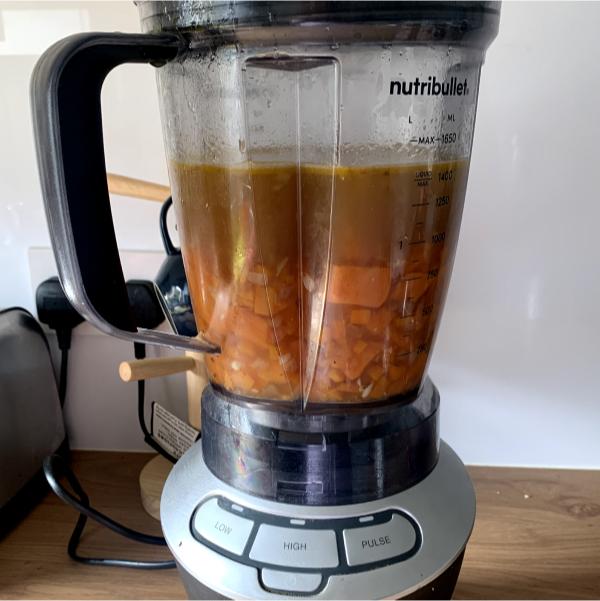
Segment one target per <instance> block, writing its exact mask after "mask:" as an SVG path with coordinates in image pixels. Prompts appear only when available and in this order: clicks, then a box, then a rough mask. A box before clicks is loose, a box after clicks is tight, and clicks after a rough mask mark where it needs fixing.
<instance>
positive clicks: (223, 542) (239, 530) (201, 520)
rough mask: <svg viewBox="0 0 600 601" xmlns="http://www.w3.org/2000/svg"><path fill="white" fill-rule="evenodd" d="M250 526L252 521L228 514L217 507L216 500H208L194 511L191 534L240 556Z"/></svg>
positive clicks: (250, 528) (249, 531) (248, 535)
mask: <svg viewBox="0 0 600 601" xmlns="http://www.w3.org/2000/svg"><path fill="white" fill-rule="evenodd" d="M252 526H254V522H253V521H252V520H247V519H245V518H242V517H240V516H239V515H234V514H232V513H229V512H228V511H225V510H224V509H222V508H221V507H219V504H218V503H217V499H209V500H208V501H206V503H203V504H202V505H201V506H200V507H199V508H198V509H197V510H196V514H195V515H194V520H193V522H192V533H193V534H194V535H199V536H201V537H202V538H205V539H206V540H208V541H210V542H211V543H213V544H215V545H217V546H218V547H221V548H222V549H225V551H229V552H230V553H234V554H235V555H241V554H242V553H243V552H244V547H245V546H246V543H247V542H248V538H249V537H250V533H251V532H252Z"/></svg>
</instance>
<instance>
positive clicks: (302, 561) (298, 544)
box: [250, 524, 339, 568]
mask: <svg viewBox="0 0 600 601" xmlns="http://www.w3.org/2000/svg"><path fill="white" fill-rule="evenodd" d="M250 559H254V560H256V561H261V562H264V563H270V564H273V565H277V566H289V567H294V568H335V567H337V566H338V564H339V559H338V552H337V543H336V538H335V532H334V531H333V530H309V529H305V528H281V527H279V526H270V525H268V524H262V525H261V527H260V528H259V529H258V532H257V534H256V538H255V539H254V544H253V545H252V549H251V550H250Z"/></svg>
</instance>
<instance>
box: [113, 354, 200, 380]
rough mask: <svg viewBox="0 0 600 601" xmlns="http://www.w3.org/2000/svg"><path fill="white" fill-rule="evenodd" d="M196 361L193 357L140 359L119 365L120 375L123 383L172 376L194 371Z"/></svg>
mask: <svg viewBox="0 0 600 601" xmlns="http://www.w3.org/2000/svg"><path fill="white" fill-rule="evenodd" d="M195 367H196V361H195V360H194V358H193V357H186V356H185V355H184V356H181V357H159V358H157V359H138V360H137V361H123V362H122V363H121V365H119V375H120V376H121V380H123V382H136V381H138V380H147V379H149V378H160V377H162V376H170V375H172V374H178V373H181V372H183V371H189V370H193V369H195Z"/></svg>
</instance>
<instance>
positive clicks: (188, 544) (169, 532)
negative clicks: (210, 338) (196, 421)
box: [161, 442, 475, 599]
mask: <svg viewBox="0 0 600 601" xmlns="http://www.w3.org/2000/svg"><path fill="white" fill-rule="evenodd" d="M213 495H223V496H226V497H228V498H229V499H231V500H232V501H233V502H234V503H238V504H239V505H242V506H245V507H249V508H250V509H254V510H256V511H261V512H266V513H271V514H272V515H280V516H284V517H285V516H287V517H296V518H306V519H311V518H313V519H315V518H316V519H327V518H333V517H335V518H342V517H354V516H360V515H367V514H372V513H377V512H380V511H383V510H386V509H399V510H402V511H404V512H406V513H408V514H409V515H411V516H412V517H413V518H414V519H415V521H416V522H417V524H418V525H419V528H420V530H421V536H422V544H421V548H420V549H419V551H418V552H417V553H416V554H415V555H414V556H413V557H410V558H409V559H407V560H405V561H402V562H400V563H395V564H391V565H387V566H384V567H381V568H376V569H373V570H369V571H361V572H357V573H351V574H343V575H337V576H330V577H329V579H328V581H327V584H326V585H325V586H324V587H323V588H322V589H321V590H320V591H319V592H318V593H317V594H316V595H313V596H311V597H312V598H316V599H369V598H370V599H373V598H379V599H381V598H390V597H405V596H407V595H410V594H411V593H413V592H415V591H417V590H419V589H421V588H423V587H424V586H425V585H427V584H428V583H429V582H431V581H433V580H435V579H436V578H437V577H438V576H440V575H441V574H442V573H443V572H444V571H445V570H446V569H448V568H449V567H450V566H451V565H452V564H453V563H454V561H455V560H456V559H457V558H458V557H459V556H460V554H461V553H462V551H463V550H464V548H465V546H466V543H467V541H468V539H469V536H470V534H471V531H472V529H473V524H474V520H475V492H474V490H473V485H472V483H471V480H470V478H469V475H468V473H467V471H466V469H465V467H464V465H463V464H462V462H461V460H460V459H459V458H458V456H457V455H456V453H454V451H453V450H452V449H451V448H450V447H449V446H448V445H447V444H445V443H444V442H442V443H441V447H440V458H439V461H438V464H437V465H436V467H435V468H434V470H433V471H432V472H431V473H430V474H429V475H428V476H427V477H426V478H425V479H423V480H422V481H421V482H419V483H418V484H416V485H415V486H413V487H412V488H410V489H407V490H405V491H402V492H400V493H398V494H396V495H392V496H390V497H387V498H385V499H380V500H377V501H371V502H368V503H357V504H353V505H338V506H328V507H314V506H303V505H289V504H284V503H277V502H274V501H267V500H264V499H260V498H257V497H253V496H250V495H248V494H244V493H241V492H240V491H238V490H236V489H234V488H232V487H230V486H228V485H226V484H224V483H223V482H221V481H220V480H218V479H217V478H216V477H215V476H214V475H212V473H211V472H210V471H209V470H208V468H207V467H206V465H205V464H204V461H203V459H202V449H201V445H200V444H196V445H194V446H193V447H192V448H191V449H190V450H189V451H188V452H187V453H186V454H185V455H184V456H183V457H182V458H181V459H180V460H179V462H178V463H177V464H176V465H175V467H174V468H173V470H172V471H171V474H170V476H169V478H168V480H167V482H166V484H165V488H164V490H163V495H162V499H161V522H162V528H163V532H164V535H165V538H166V540H167V544H168V545H169V548H170V550H171V552H172V553H173V555H174V556H175V559H176V561H177V564H178V566H179V569H180V571H181V573H182V577H183V578H184V581H185V582H186V588H187V589H188V591H190V592H191V591H192V590H194V589H193V587H192V584H193V582H194V580H195V581H197V582H198V583H201V585H202V586H201V587H198V588H199V589H200V590H202V589H203V588H208V589H210V590H212V591H216V592H217V593H219V594H220V595H223V597H228V598H234V599H255V598H262V599H289V598H290V596H292V597H293V595H277V594H273V593H271V592H268V591H265V590H264V589H263V588H262V587H261V585H260V580H259V574H258V570H257V569H256V568H254V567H252V566H247V565H243V564H240V563H237V562H235V561H233V560H231V559H229V558H227V557H225V556H223V555H220V554H219V553H217V552H215V551H213V550H212V549H209V548H208V547H206V546H204V545H202V544H201V543H199V542H198V541H197V540H196V539H195V538H194V537H193V536H192V533H191V529H190V520H191V516H192V514H193V512H194V509H195V508H196V507H197V505H198V504H199V503H200V502H201V501H202V500H203V499H205V498H207V497H209V496H213ZM298 597H300V598H301V595H298ZM304 598H305V597H304Z"/></svg>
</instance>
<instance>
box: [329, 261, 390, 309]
mask: <svg viewBox="0 0 600 601" xmlns="http://www.w3.org/2000/svg"><path fill="white" fill-rule="evenodd" d="M389 293H390V270H389V267H358V266H355V265H332V267H331V274H330V278H329V290H328V293H327V300H328V301H329V302H330V303H336V304H341V305H358V306H360V307H370V308H377V307H381V305H383V303H384V302H385V301H386V299H387V297H388V295H389Z"/></svg>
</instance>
